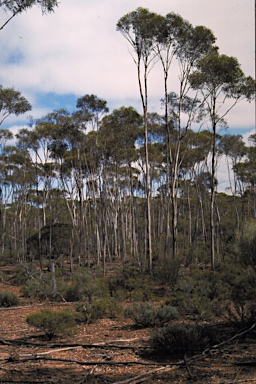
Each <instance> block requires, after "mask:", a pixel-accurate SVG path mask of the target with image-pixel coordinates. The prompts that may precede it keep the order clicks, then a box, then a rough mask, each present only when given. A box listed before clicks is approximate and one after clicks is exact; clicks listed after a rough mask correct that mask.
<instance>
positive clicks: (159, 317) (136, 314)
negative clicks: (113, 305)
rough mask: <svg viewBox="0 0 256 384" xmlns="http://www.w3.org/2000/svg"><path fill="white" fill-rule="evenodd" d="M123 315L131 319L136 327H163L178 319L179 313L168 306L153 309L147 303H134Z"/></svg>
mask: <svg viewBox="0 0 256 384" xmlns="http://www.w3.org/2000/svg"><path fill="white" fill-rule="evenodd" d="M124 315H125V316H126V317H129V318H131V319H132V320H133V321H134V322H135V323H136V324H137V325H140V326H142V327H155V326H156V325H158V326H159V325H164V324H166V323H168V322H169V321H171V320H174V319H177V318H178V317H179V313H178V311H177V309H176V308H175V307H172V306H170V305H161V306H158V307H153V306H152V305H150V304H147V303H136V304H134V305H133V306H131V307H128V308H126V309H125V312H124Z"/></svg>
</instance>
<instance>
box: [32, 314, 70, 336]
mask: <svg viewBox="0 0 256 384" xmlns="http://www.w3.org/2000/svg"><path fill="white" fill-rule="evenodd" d="M26 322H27V323H28V324H29V325H31V326H33V327H35V328H38V329H40V330H42V331H44V332H45V334H46V336H47V338H48V339H49V340H51V339H53V338H54V337H56V336H67V335H71V334H72V333H74V331H75V326H76V320H75V315H74V313H72V312H70V311H67V310H60V311H53V310H51V309H42V310H41V311H39V312H34V313H31V314H29V315H28V316H27V318H26Z"/></svg>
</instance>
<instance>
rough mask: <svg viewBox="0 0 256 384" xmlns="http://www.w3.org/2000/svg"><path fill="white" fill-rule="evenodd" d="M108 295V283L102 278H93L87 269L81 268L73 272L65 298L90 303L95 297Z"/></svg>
mask: <svg viewBox="0 0 256 384" xmlns="http://www.w3.org/2000/svg"><path fill="white" fill-rule="evenodd" d="M109 295H110V293H109V287H108V283H107V281H106V280H105V279H104V278H94V276H92V274H90V273H89V272H88V271H86V270H81V271H78V272H76V273H75V274H74V276H73V281H72V284H71V286H70V287H69V288H68V290H67V293H66V295H65V299H66V300H67V301H79V300H87V301H88V302H89V303H92V302H93V299H94V298H96V297H98V298H99V297H108V296H109Z"/></svg>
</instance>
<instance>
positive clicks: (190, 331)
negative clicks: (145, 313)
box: [152, 324, 210, 357]
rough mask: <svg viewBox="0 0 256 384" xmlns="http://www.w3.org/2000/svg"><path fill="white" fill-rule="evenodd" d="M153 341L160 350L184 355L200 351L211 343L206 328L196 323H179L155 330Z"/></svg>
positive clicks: (174, 354)
mask: <svg viewBox="0 0 256 384" xmlns="http://www.w3.org/2000/svg"><path fill="white" fill-rule="evenodd" d="M152 342H153V346H154V348H155V349H156V350H157V351H158V352H164V353H167V354H168V355H169V356H172V357H173V356H184V355H185V354H186V355H190V354H193V353H195V352H200V351H202V350H204V349H205V348H207V347H208V346H209V343H210V335H208V334H207V331H206V328H205V327H203V326H200V325H194V324H178V325H172V326H167V327H164V328H158V329H156V330H154V332H153V337H152Z"/></svg>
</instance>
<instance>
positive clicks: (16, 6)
mask: <svg viewBox="0 0 256 384" xmlns="http://www.w3.org/2000/svg"><path fill="white" fill-rule="evenodd" d="M58 3H59V2H58V1H57V0H0V9H1V10H2V11H4V12H6V13H8V14H9V13H11V16H9V18H8V19H7V20H6V21H5V22H4V23H3V24H2V25H1V26H0V30H2V29H3V28H4V27H5V26H6V25H7V24H8V23H9V22H10V21H11V20H12V19H13V18H14V17H15V16H17V15H19V14H21V13H23V12H26V11H28V10H29V9H30V8H32V7H33V6H38V7H39V8H40V9H41V10H42V13H43V14H47V13H50V12H53V11H54V8H55V7H57V6H58Z"/></svg>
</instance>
